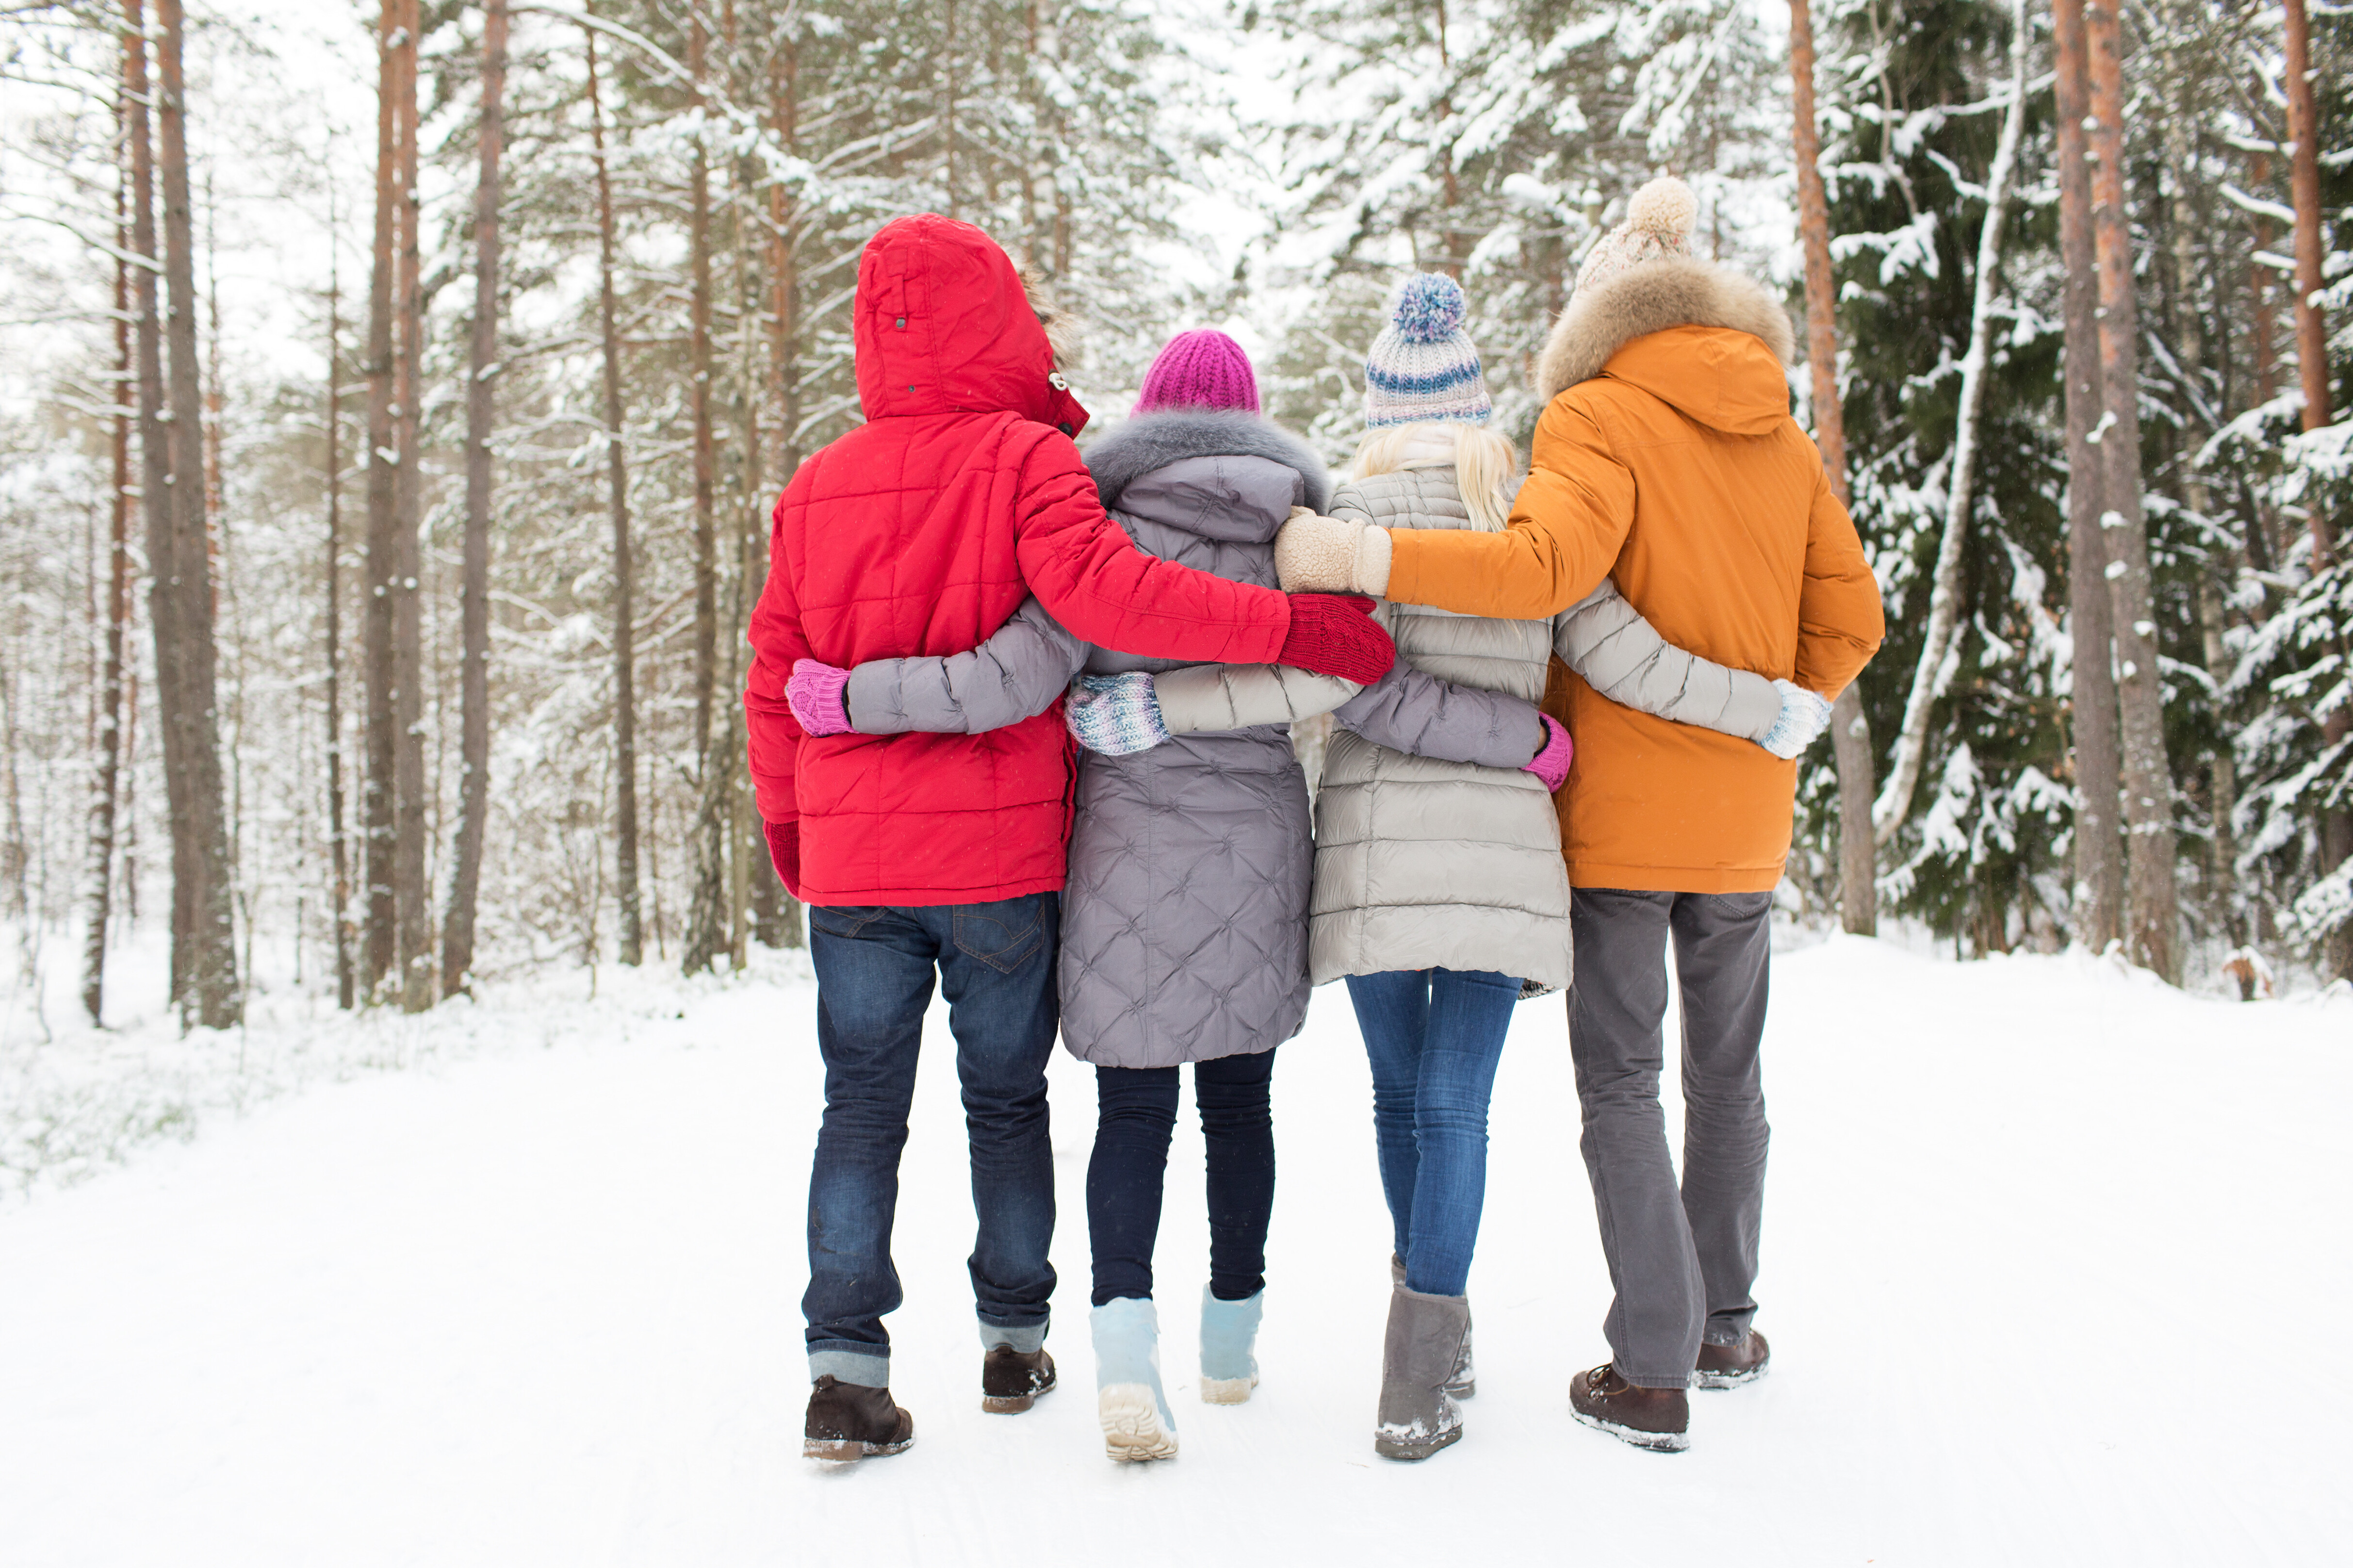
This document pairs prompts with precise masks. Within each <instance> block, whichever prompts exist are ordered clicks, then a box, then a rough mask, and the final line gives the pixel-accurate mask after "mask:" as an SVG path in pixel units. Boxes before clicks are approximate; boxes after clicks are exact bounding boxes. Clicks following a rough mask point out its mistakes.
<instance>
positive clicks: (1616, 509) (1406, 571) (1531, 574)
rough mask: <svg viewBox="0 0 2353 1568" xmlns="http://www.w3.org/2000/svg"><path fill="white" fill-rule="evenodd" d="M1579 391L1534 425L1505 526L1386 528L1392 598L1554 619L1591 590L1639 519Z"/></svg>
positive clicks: (1619, 467) (1626, 478)
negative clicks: (1492, 529)
mask: <svg viewBox="0 0 2353 1568" xmlns="http://www.w3.org/2000/svg"><path fill="white" fill-rule="evenodd" d="M1588 396H1589V395H1587V394H1583V393H1580V392H1579V391H1577V390H1576V389H1571V390H1570V391H1568V392H1565V393H1563V394H1561V395H1559V396H1558V397H1556V398H1554V399H1553V400H1552V405H1551V406H1550V407H1548V408H1546V410H1545V412H1544V417H1543V418H1542V419H1540V420H1538V421H1537V423H1536V434H1535V446H1534V449H1533V455H1532V461H1531V463H1530V466H1529V469H1528V477H1527V480H1526V482H1525V483H1524V484H1523V485H1521V487H1520V493H1519V497H1518V499H1517V500H1514V502H1513V504H1512V521H1511V524H1510V526H1509V527H1507V528H1505V529H1504V531H1502V532H1501V533H1482V532H1479V531H1475V530H1469V529H1429V528H1400V529H1393V530H1391V531H1390V532H1389V541H1390V560H1389V574H1388V597H1389V598H1391V599H1393V600H1397V601H1398V602H1400V603H1403V604H1409V605H1433V606H1435V607H1436V608H1439V609H1441V610H1452V611H1455V612H1456V613H1457V614H1460V615H1466V616H1502V617H1504V618H1506V619H1510V620H1521V621H1539V620H1549V619H1551V618H1552V617H1553V616H1556V615H1558V614H1559V613H1560V612H1561V611H1563V610H1565V609H1567V607H1568V606H1569V605H1573V604H1575V603H1577V601H1578V600H1579V599H1582V598H1583V597H1585V595H1588V594H1589V593H1591V592H1592V591H1593V589H1594V587H1595V586H1596V585H1597V584H1599V582H1600V581H1601V579H1602V578H1603V577H1604V576H1606V575H1608V574H1609V568H1610V566H1611V564H1612V563H1615V562H1616V561H1617V559H1618V552H1619V551H1620V549H1621V548H1623V547H1624V545H1625V542H1626V532H1627V530H1629V529H1630V528H1631V527H1632V526H1633V524H1634V476H1633V474H1632V473H1631V472H1630V471H1629V470H1628V468H1626V466H1625V465H1624V464H1623V463H1620V461H1619V460H1618V458H1616V456H1615V455H1614V454H1613V453H1612V451H1611V449H1610V444H1609V436H1608V434H1607V433H1606V432H1605V431H1604V430H1603V429H1602V426H1601V424H1600V421H1599V416H1598V415H1597V413H1596V411H1595V410H1594V408H1592V407H1591V406H1588V403H1587V401H1586V399H1587V398H1588Z"/></svg>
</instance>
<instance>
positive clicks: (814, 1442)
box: [801, 1437, 915, 1464]
mask: <svg viewBox="0 0 2353 1568" xmlns="http://www.w3.org/2000/svg"><path fill="white" fill-rule="evenodd" d="M914 1442H915V1440H914V1438H913V1437H906V1438H902V1439H901V1440H900V1441H898V1442H895V1443H868V1442H864V1441H861V1440H860V1439H859V1438H856V1437H804V1438H802V1439H801V1458H804V1459H827V1460H830V1461H832V1462H834V1463H836V1464H848V1463H849V1462H851V1461H853V1460H857V1459H887V1458H890V1457H891V1456H892V1455H893V1454H903V1453H905V1452H906V1451H907V1450H908V1449H909V1448H910V1447H913V1446H914Z"/></svg>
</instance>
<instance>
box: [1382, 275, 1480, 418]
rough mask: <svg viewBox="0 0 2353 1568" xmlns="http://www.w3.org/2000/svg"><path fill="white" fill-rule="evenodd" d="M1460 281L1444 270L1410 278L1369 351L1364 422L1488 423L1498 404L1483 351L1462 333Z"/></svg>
mask: <svg viewBox="0 0 2353 1568" xmlns="http://www.w3.org/2000/svg"><path fill="white" fill-rule="evenodd" d="M1462 311H1463V301H1462V285H1461V284H1460V283H1457V282H1456V281H1454V279H1451V278H1449V277H1447V276H1446V275H1445V274H1444V273H1442V272H1417V273H1415V274H1414V275H1413V276H1412V277H1410V278H1409V279H1406V281H1405V287H1404V288H1403V289H1400V290H1398V300H1397V304H1396V305H1395V306H1393V307H1392V308H1391V309H1390V311H1389V324H1388V326H1386V327H1384V328H1382V329H1381V335H1380V336H1379V337H1377V338H1375V339H1374V340H1373V346H1372V349H1371V351H1370V352H1368V353H1366V355H1365V423H1366V425H1367V426H1371V427H1373V428H1375V429H1378V428H1380V427H1381V426H1385V425H1411V424H1415V423H1417V422H1418V421H1420V420H1425V419H1451V420H1456V421H1459V422H1460V423H1462V424H1465V425H1484V424H1485V423H1486V422H1487V416H1488V415H1490V414H1492V413H1493V412H1494V407H1495V405H1494V403H1493V400H1492V399H1490V398H1489V397H1488V395H1487V382H1486V378H1485V377H1484V376H1482V375H1481V374H1480V373H1479V351H1478V350H1477V349H1476V348H1474V347H1472V342H1471V338H1470V334H1468V333H1467V332H1465V331H1463V330H1462Z"/></svg>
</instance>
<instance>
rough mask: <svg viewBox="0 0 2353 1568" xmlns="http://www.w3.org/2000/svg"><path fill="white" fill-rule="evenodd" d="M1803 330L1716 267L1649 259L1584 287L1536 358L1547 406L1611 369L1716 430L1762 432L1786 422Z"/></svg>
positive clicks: (1755, 289)
mask: <svg viewBox="0 0 2353 1568" xmlns="http://www.w3.org/2000/svg"><path fill="white" fill-rule="evenodd" d="M1795 351H1796V333H1795V331H1793V330H1792V329H1791V327H1790V325H1789V313H1788V311H1787V310H1784V309H1782V306H1781V301H1780V300H1778V299H1776V298H1774V296H1773V294H1772V292H1771V291H1770V290H1768V289H1767V288H1766V287H1765V286H1764V285H1763V284H1761V283H1758V282H1757V281H1756V280H1755V279H1750V278H1746V277H1744V276H1742V275H1741V274H1740V273H1737V272H1735V271H1734V270H1732V269H1731V268H1728V267H1720V266H1717V265H1716V264H1715V263H1714V262H1708V261H1698V260H1692V259H1686V258H1671V259H1664V260H1658V261H1647V262H1644V263H1643V264H1642V265H1641V266H1639V267H1635V268H1629V269H1628V270H1627V271H1625V272H1622V273H1620V274H1619V275H1618V276H1617V277H1615V278H1612V279H1609V281H1608V282H1606V283H1603V284H1601V285H1599V287H1596V288H1592V289H1578V290H1577V294H1576V295H1575V297H1574V298H1572V299H1571V300H1569V302H1568V309H1567V310H1564V311H1563V312H1561V318H1560V320H1559V321H1556V322H1555V323H1554V325H1553V330H1552V335H1551V337H1550V338H1549V339H1547V340H1546V342H1545V348H1544V353H1542V354H1540V355H1539V356H1537V359H1536V367H1535V391H1536V395H1537V396H1538V397H1540V398H1541V399H1543V400H1544V401H1545V402H1546V403H1550V402H1551V401H1552V400H1553V399H1554V398H1555V397H1557V396H1558V395H1560V394H1561V393H1563V392H1565V391H1567V389H1568V388H1570V387H1572V386H1575V385H1576V384H1577V383H1579V382H1581V381H1590V380H1591V379H1593V378H1594V377H1595V376H1597V375H1600V374H1604V372H1605V371H1606V372H1607V373H1608V374H1609V375H1611V376H1613V377H1616V378H1617V379H1619V380H1620V381H1624V382H1627V383H1630V384H1632V385H1635V386H1638V387H1640V388H1641V389H1642V390H1643V391H1645V392H1647V393H1650V394H1651V395H1652V396H1655V397H1658V398H1660V399H1662V400H1663V401H1664V402H1666V403H1669V404H1671V405H1673V406H1674V407H1675V408H1677V409H1679V410H1680V411H1682V412H1683V413H1684V414H1686V415H1688V416H1691V417H1692V418H1694V419H1696V420H1698V421H1699V422H1700V423H1701V424H1703V425H1706V426H1710V427H1711V428H1714V429H1718V430H1723V431H1725V432H1726V433H1727V434H1731V435H1736V436H1761V435H1763V434H1765V433H1766V432H1767V431H1768V430H1771V429H1772V428H1774V427H1775V426H1777V425H1778V423H1779V422H1780V421H1781V420H1782V419H1784V418H1787V417H1788V412H1789V385H1788V378H1787V375H1786V374H1785V372H1784V370H1783V367H1784V366H1785V365H1787V364H1788V363H1789V360H1790V357H1791V356H1792V354H1793V353H1795Z"/></svg>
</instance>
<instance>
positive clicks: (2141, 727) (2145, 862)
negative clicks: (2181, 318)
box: [2084, 0, 2180, 980]
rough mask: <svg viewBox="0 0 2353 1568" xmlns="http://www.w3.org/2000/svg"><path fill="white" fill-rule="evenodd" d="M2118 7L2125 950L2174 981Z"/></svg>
mask: <svg viewBox="0 0 2353 1568" xmlns="http://www.w3.org/2000/svg"><path fill="white" fill-rule="evenodd" d="M2117 5H2118V0H2085V5H2084V42H2085V43H2086V45H2087V46H2088V51H2087V52H2088V53H2089V56H2090V60H2091V69H2090V78H2091V87H2092V93H2091V99H2092V105H2091V107H2092V114H2091V124H2090V127H2089V129H2090V132H2091V147H2090V153H2091V155H2092V244H2093V248H2094V251H2095V253H2096V254H2097V256H2098V258H2099V277H2100V390H2101V395H2102V398H2103V401H2104V402H2105V405H2106V406H2105V409H2104V411H2103V415H2102V429H2101V432H2100V440H2099V447H2100V453H2101V458H2100V468H2101V472H2102V475H2103V477H2104V479H2105V481H2106V488H2107V494H2106V497H2105V500H2106V509H2105V510H2104V511H2103V512H2102V514H2101V517H2100V526H2101V529H2102V531H2104V532H2105V533H2106V535H2107V540H2108V566H2107V574H2108V593H2109V598H2110V605H2111V607H2112V610H2113V614H2114V617H2115V619H2114V624H2113V627H2112V629H2113V631H2114V634H2115V637H2116V658H2117V671H2116V673H2117V676H2118V679H2117V683H2116V690H2117V699H2118V701H2117V706H2118V709H2119V711H2120V713H2121V716H2122V719H2123V725H2122V735H2123V742H2124V744H2123V763H2124V767H2123V774H2124V810H2125V826H2126V840H2127V842H2128V844H2129V845H2130V853H2129V862H2130V867H2131V873H2130V882H2129V885H2128V888H2127V889H2126V894H2127V901H2126V931H2125V946H2126V951H2127V952H2129V953H2130V954H2131V956H2132V960H2133V962H2134V963H2137V964H2139V965H2141V966H2142V967H2143V968H2146V969H2150V970H2154V971H2156V972H2157V973H2158V974H2161V975H2163V976H2164V977H2165V978H2166V979H2168V980H2176V979H2178V978H2179V973H2180V952H2179V941H2178V937H2177V932H2176V930H2175V926H2176V919H2175V909H2176V903H2175V898H2176V895H2175V890H2174V881H2173V858H2174V844H2173V775H2172V771H2171V769H2170V767H2169V766H2168V763H2167V760H2166V753H2165V714H2164V711H2163V708H2162V701H2163V689H2162V683H2161V680H2160V677H2159V671H2158V662H2157V654H2158V645H2157V622H2156V619H2155V616H2156V610H2155V607H2154V598H2155V595H2154V584H2153V580H2152V576H2151V574H2150V571H2149V563H2148V530H2147V523H2146V521H2144V519H2143V517H2142V515H2141V489H2140V401H2139V388H2140V380H2139V374H2138V371H2137V363H2136V362H2137V353H2138V341H2137V331H2138V326H2137V319H2136V313H2135V308H2134V300H2133V278H2132V233H2131V230H2130V227H2129V226H2128V225H2127V224H2126V215H2125V170H2124V158H2125V136H2124V39H2123V25H2122V21H2121V18H2120V17H2119V16H2118V15H2117Z"/></svg>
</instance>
